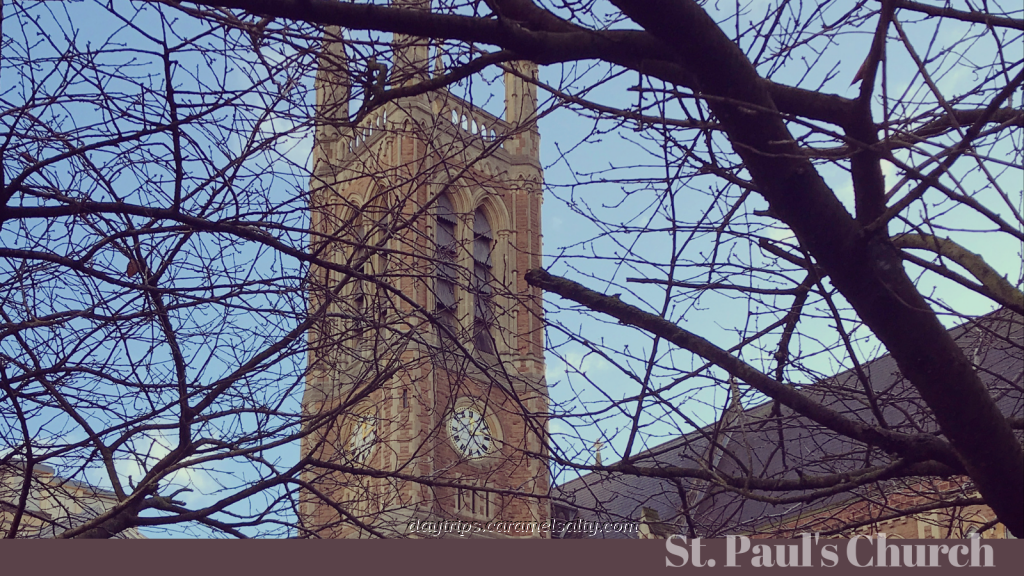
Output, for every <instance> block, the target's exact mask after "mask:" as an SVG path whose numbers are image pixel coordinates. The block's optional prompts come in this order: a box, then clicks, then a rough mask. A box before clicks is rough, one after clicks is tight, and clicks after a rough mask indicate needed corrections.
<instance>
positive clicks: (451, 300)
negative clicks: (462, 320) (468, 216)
mask: <svg viewBox="0 0 1024 576" xmlns="http://www.w3.org/2000/svg"><path fill="white" fill-rule="evenodd" d="M435 214H436V215H437V227H436V229H435V232H434V234H435V238H434V241H435V242H436V245H437V251H436V253H435V255H434V258H435V260H436V262H437V264H436V267H437V274H436V277H435V285H434V293H435V299H436V301H435V303H434V313H435V314H436V315H437V319H438V321H439V322H440V323H441V324H443V325H444V326H446V327H448V329H449V330H450V331H452V332H455V281H456V274H455V259H456V256H457V254H458V249H457V247H458V244H457V242H456V240H455V221H456V220H455V210H454V209H453V208H452V202H451V200H449V199H448V197H447V196H441V197H440V198H438V199H437V207H436V209H435ZM441 332H442V333H443V331H441Z"/></svg>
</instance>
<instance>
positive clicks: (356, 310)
mask: <svg viewBox="0 0 1024 576" xmlns="http://www.w3.org/2000/svg"><path fill="white" fill-rule="evenodd" d="M366 242H367V234H366V225H365V224H364V223H363V215H362V214H360V215H358V216H356V218H355V220H354V221H353V224H352V260H351V262H352V265H353V266H355V268H356V269H357V270H358V271H359V272H362V273H363V274H370V273H371V270H370V269H371V267H370V258H369V256H368V253H369V252H368V250H367V246H366ZM368 289H369V286H368V285H367V282H366V281H364V280H362V279H360V278H356V279H355V280H354V281H353V282H352V295H351V296H352V300H351V302H352V311H351V312H352V324H351V326H352V332H351V334H350V338H349V345H350V347H353V348H354V347H358V346H359V345H360V344H361V343H362V341H363V337H364V333H365V331H366V328H367V324H368V322H367V318H366V314H367V299H368V296H369V295H368V294H367V290H368Z"/></svg>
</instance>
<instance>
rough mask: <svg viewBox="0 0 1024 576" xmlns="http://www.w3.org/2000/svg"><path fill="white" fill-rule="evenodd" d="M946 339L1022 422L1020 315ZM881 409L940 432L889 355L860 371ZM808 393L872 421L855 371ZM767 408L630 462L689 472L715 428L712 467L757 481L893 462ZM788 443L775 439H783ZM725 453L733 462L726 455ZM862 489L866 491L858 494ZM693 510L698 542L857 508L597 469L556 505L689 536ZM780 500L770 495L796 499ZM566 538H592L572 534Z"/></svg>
mask: <svg viewBox="0 0 1024 576" xmlns="http://www.w3.org/2000/svg"><path fill="white" fill-rule="evenodd" d="M950 333H951V334H952V336H953V337H954V339H955V340H956V341H957V343H958V344H959V345H960V346H961V348H962V349H964V350H965V352H966V353H967V354H968V357H969V358H973V360H974V363H975V365H976V366H977V367H978V371H979V373H980V375H981V378H982V380H983V382H984V383H985V384H986V386H988V388H989V390H990V392H991V394H992V395H993V397H994V398H995V400H996V403H997V405H998V407H999V408H1000V410H1001V411H1002V412H1003V414H1005V415H1007V416H1011V415H1012V416H1017V417H1019V416H1020V415H1021V414H1022V413H1024V385H1022V382H1024V317H1022V316H1020V315H1019V314H1016V313H1013V312H1010V311H1007V310H1002V311H998V312H994V313H992V314H989V315H986V316H983V317H981V318H978V319H976V320H973V321H970V322H967V323H965V324H963V325H961V326H958V327H956V328H953V329H952V330H950ZM862 368H863V371H864V374H865V375H866V377H867V380H868V381H869V382H870V387H871V391H872V395H873V396H874V397H875V400H876V404H877V406H878V408H879V411H880V412H881V414H882V415H883V418H884V419H885V420H886V422H887V424H888V425H889V427H890V428H891V429H894V430H898V431H901V432H907V433H920V432H935V431H936V430H937V425H936V423H935V421H934V418H933V417H932V415H931V414H930V412H929V411H928V410H927V408H926V406H925V404H924V402H923V401H922V400H921V398H920V396H919V395H918V394H917V391H916V390H915V389H914V388H913V386H911V385H910V383H909V382H908V381H906V380H905V379H904V378H903V377H902V376H901V375H900V373H899V370H898V369H897V367H896V363H895V361H894V360H893V359H892V357H890V356H888V355H885V356H882V357H880V358H878V359H876V360H874V361H872V362H869V363H865V364H864V365H863V366H862ZM802 391H803V392H804V394H807V395H808V396H811V397H812V398H814V399H815V400H817V401H818V402H820V403H822V404H824V405H826V406H828V407H830V408H832V409H833V410H836V411H837V412H841V413H843V414H844V415H845V416H847V417H848V418H854V419H860V420H863V421H865V422H869V423H872V424H874V423H875V418H874V415H873V410H872V408H871V407H870V406H869V402H868V401H867V398H868V396H867V394H866V393H865V386H864V385H863V384H862V383H861V382H860V379H859V377H858V375H857V374H856V373H855V372H854V371H852V370H851V371H847V372H843V373H841V374H839V375H837V376H835V377H832V378H828V379H825V380H822V381H819V382H817V383H815V384H813V385H809V386H804V387H803V388H802ZM773 408H774V406H773V403H771V402H769V403H766V404H761V405H759V406H756V407H753V408H749V409H746V410H742V411H739V410H736V411H735V412H733V413H732V414H729V415H727V416H726V417H725V418H724V419H723V420H724V421H719V422H717V423H715V424H714V425H712V426H708V427H706V428H704V429H702V430H696V431H693V432H690V433H688V434H686V435H684V436H682V437H680V438H677V439H674V440H671V441H669V442H666V443H664V444H662V445H660V446H657V447H655V448H653V449H651V450H648V451H647V452H645V453H643V454H640V455H639V456H638V457H637V458H636V459H635V460H634V462H633V463H634V464H636V465H638V466H648V467H652V466H653V467H657V466H661V465H667V466H687V467H693V466H695V465H696V463H697V461H699V460H704V459H705V458H706V455H707V454H708V446H709V437H710V436H712V435H713V433H714V431H715V429H716V427H718V428H719V429H721V430H723V432H722V433H721V434H720V436H719V437H718V438H719V439H720V444H719V446H720V447H719V448H716V451H715V460H716V470H717V471H718V472H719V473H721V474H727V475H731V476H742V475H743V474H744V472H743V469H744V467H746V468H752V469H753V470H754V471H755V472H756V474H755V475H756V476H759V477H767V478H787V479H796V478H798V477H799V476H798V475H799V474H804V475H807V476H816V475H820V474H828V473H842V472H848V471H851V470H854V469H859V468H861V467H862V466H863V465H864V463H865V462H866V461H871V463H872V464H873V465H879V464H885V463H887V462H889V457H888V456H887V455H886V454H884V453H881V452H880V451H879V450H870V451H869V449H868V448H867V447H865V446H864V445H862V444H859V443H855V442H853V441H851V440H848V439H846V438H844V437H842V436H840V435H838V434H836V433H834V432H832V431H831V430H828V429H825V428H824V427H822V426H820V425H818V424H816V423H813V422H811V421H808V420H807V419H805V418H802V417H799V416H796V415H794V414H793V413H792V411H790V410H789V409H788V408H785V407H781V406H780V407H779V409H777V411H775V412H774V413H773ZM780 432H781V433H782V435H783V437H784V441H783V442H781V443H780V442H779V434H780ZM723 448H724V450H725V451H727V452H729V453H730V455H726V456H723ZM870 488H874V489H881V490H882V491H896V490H905V489H908V488H909V487H908V485H905V484H901V482H898V481H890V482H888V483H885V484H884V485H882V486H879V485H874V486H872V487H870ZM860 490H864V488H862V489H860ZM681 493H686V494H687V496H688V499H687V501H688V503H689V505H690V508H691V510H690V514H689V517H690V520H691V521H692V524H693V528H694V530H695V532H696V533H697V535H700V536H705V537H710V536H716V535H722V534H725V533H737V532H753V531H756V530H757V529H758V528H759V527H761V526H762V525H764V524H765V523H767V522H770V521H772V520H775V521H779V520H781V519H785V518H790V517H793V516H794V515H797V514H806V513H808V512H810V511H812V510H818V509H822V508H824V507H828V506H833V505H837V504H841V503H843V502H845V501H851V499H852V498H854V496H855V495H856V494H854V493H851V492H843V493H839V494H836V495H832V496H829V497H823V498H818V499H816V500H815V501H813V502H812V503H810V504H807V503H798V502H794V503H789V504H787V503H776V504H769V503H765V502H759V501H755V500H751V499H749V498H745V497H743V496H741V495H739V494H737V493H735V492H732V491H724V490H722V489H721V488H720V487H717V486H708V485H707V484H705V483H702V482H698V481H693V480H689V479H683V480H680V481H678V483H677V482H673V481H670V480H665V479H660V478H650V477H637V476H631V475H626V474H621V473H620V474H611V473H606V472H595V473H590V474H586V475H584V476H582V477H580V478H576V479H574V480H571V481H569V482H566V483H564V484H562V485H561V486H559V487H557V488H556V492H555V497H556V499H558V500H563V501H567V502H570V503H571V505H568V504H566V503H565V502H562V503H558V502H556V503H555V504H554V508H555V514H556V517H557V516H559V515H561V516H562V517H566V516H567V515H568V516H573V515H575V516H577V517H578V518H582V519H586V520H596V521H622V520H632V521H637V520H638V519H639V518H640V517H641V514H642V509H643V507H648V508H651V509H653V510H654V511H656V512H657V514H658V517H659V518H660V520H661V521H662V522H664V523H666V524H668V527H670V528H672V529H673V530H674V531H675V532H680V533H685V532H686V528H687V526H688V522H687V520H686V519H685V518H684V515H683V514H682V510H683V506H682V502H683V500H682V496H681ZM791 495H793V493H788V494H786V493H782V494H779V493H776V494H773V496H791ZM566 537H590V536H589V535H586V534H583V535H575V536H573V535H566ZM595 537H605V538H622V537H636V534H635V533H634V534H625V535H624V534H621V533H606V534H598V535H596V536H595Z"/></svg>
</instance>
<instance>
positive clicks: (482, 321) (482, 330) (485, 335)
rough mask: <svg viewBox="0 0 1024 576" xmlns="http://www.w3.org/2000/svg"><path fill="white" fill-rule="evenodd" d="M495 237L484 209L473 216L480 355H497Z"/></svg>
mask: <svg viewBox="0 0 1024 576" xmlns="http://www.w3.org/2000/svg"><path fill="white" fill-rule="evenodd" d="M493 247H494V234H493V233H492V232H491V226H490V224H488V223H487V217H486V216H484V213H483V211H482V210H479V209H477V211H476V213H475V214H474V215H473V296H474V298H473V300H474V301H473V345H474V346H475V347H476V349H477V350H479V351H480V352H487V353H489V354H494V353H495V350H494V337H493V335H492V334H491V326H492V325H493V324H494V302H493V288H492V287H491V277H492V276H491V249H492V248H493Z"/></svg>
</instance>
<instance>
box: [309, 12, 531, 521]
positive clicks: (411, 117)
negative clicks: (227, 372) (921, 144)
mask: <svg viewBox="0 0 1024 576" xmlns="http://www.w3.org/2000/svg"><path fill="white" fill-rule="evenodd" d="M406 4H411V5H413V6H414V7H416V6H420V7H423V9H427V8H426V6H428V4H427V3H425V2H422V1H420V0H415V1H412V0H407V2H406ZM393 49H394V56H393V58H392V59H391V61H390V62H387V63H386V64H388V65H385V63H380V62H376V61H372V60H371V61H369V62H357V61H355V60H354V59H353V60H351V61H350V60H349V58H348V57H347V56H346V50H345V45H344V43H343V37H342V32H341V31H340V30H339V29H337V28H328V30H327V37H326V38H325V42H324V48H323V50H322V54H321V62H320V71H319V73H318V76H317V87H316V90H317V117H316V119H317V129H316V142H315V146H314V154H313V161H314V173H313V177H312V179H311V192H310V203H311V207H310V209H311V223H310V232H311V234H310V235H311V240H310V250H311V251H312V252H313V253H314V254H315V255H316V256H318V257H319V258H320V259H322V260H323V261H325V262H327V263H328V264H326V265H324V266H313V267H312V268H311V270H310V284H311V289H310V298H309V307H310V313H311V314H312V315H313V317H314V318H315V319H316V324H315V326H314V328H312V329H311V330H310V332H309V342H310V354H309V371H308V375H307V380H306V391H305V394H304V397H303V411H304V415H305V417H306V418H305V426H306V428H307V430H309V431H311V432H310V433H309V434H308V435H307V436H305V437H304V439H303V443H302V456H303V457H304V458H306V459H307V461H308V462H309V465H308V466H307V468H306V470H307V471H306V472H305V473H304V474H303V475H302V481H303V489H302V499H301V502H300V522H301V524H302V527H303V530H304V531H305V532H304V534H301V535H302V536H308V537H325V538H339V537H341V538H344V537H438V536H440V537H448V536H453V535H457V534H458V532H459V531H462V532H464V535H465V536H473V537H546V536H548V535H549V529H548V528H547V527H546V526H545V525H544V523H545V522H546V521H547V520H548V519H549V518H550V512H549V504H548V501H547V500H546V499H545V496H546V495H547V494H548V491H549V482H550V479H549V473H548V468H547V463H546V459H545V456H546V449H545V447H544V446H545V444H546V424H545V415H546V413H547V410H548V396H547V387H546V383H545V380H544V335H543V325H542V318H541V314H542V311H541V294H540V291H539V290H537V289H534V288H532V287H530V286H529V285H528V284H527V283H526V280H525V279H524V276H525V274H526V272H527V271H528V270H530V269H532V268H537V267H540V266H541V233H540V232H541V230H540V226H541V201H542V172H541V166H540V161H539V135H538V132H537V127H536V124H535V120H536V118H535V111H536V100H537V96H536V87H535V86H534V85H533V84H532V83H531V82H529V81H528V79H531V78H535V77H536V66H535V65H534V64H531V63H522V62H517V63H512V64H507V65H506V70H505V73H504V82H505V111H504V118H498V117H497V116H494V115H492V114H489V113H488V112H486V111H484V110H483V109H482V108H480V107H478V106H474V105H473V104H472V103H471V102H469V101H467V100H465V99H463V98H460V97H457V96H456V95H454V94H452V93H450V92H449V91H448V90H447V89H444V88H440V89H436V90H433V91H429V92H422V90H418V89H416V87H417V86H419V85H421V83H422V82H424V81H428V80H430V79H431V78H432V77H433V78H436V77H438V76H439V75H441V74H443V70H442V68H443V66H442V65H441V59H442V57H443V54H435V58H436V60H435V61H436V63H437V64H436V65H435V70H434V71H433V72H431V71H430V70H429V67H430V66H429V63H430V56H431V50H432V49H434V50H435V51H436V50H439V47H436V46H431V45H430V43H429V41H428V40H424V39H420V38H411V37H403V36H401V35H395V39H394V43H393ZM354 87H355V88H356V89H354ZM360 88H361V89H360ZM399 89H401V90H407V91H408V94H407V95H405V96H404V97H402V98H398V99H393V100H390V101H388V102H386V103H382V104H381V103H379V99H380V95H381V94H382V93H383V91H384V90H399ZM357 93H361V101H355V102H352V101H350V100H351V98H352V96H353V95H354V94H357ZM375 100H377V101H376V102H375ZM444 522H448V524H447V525H446V526H444V525H442V526H441V527H438V526H437V523H444ZM470 526H473V527H474V528H472V529H469V527H470ZM439 528H440V529H439ZM488 528H490V530H491V531H488ZM467 530H469V532H467Z"/></svg>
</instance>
